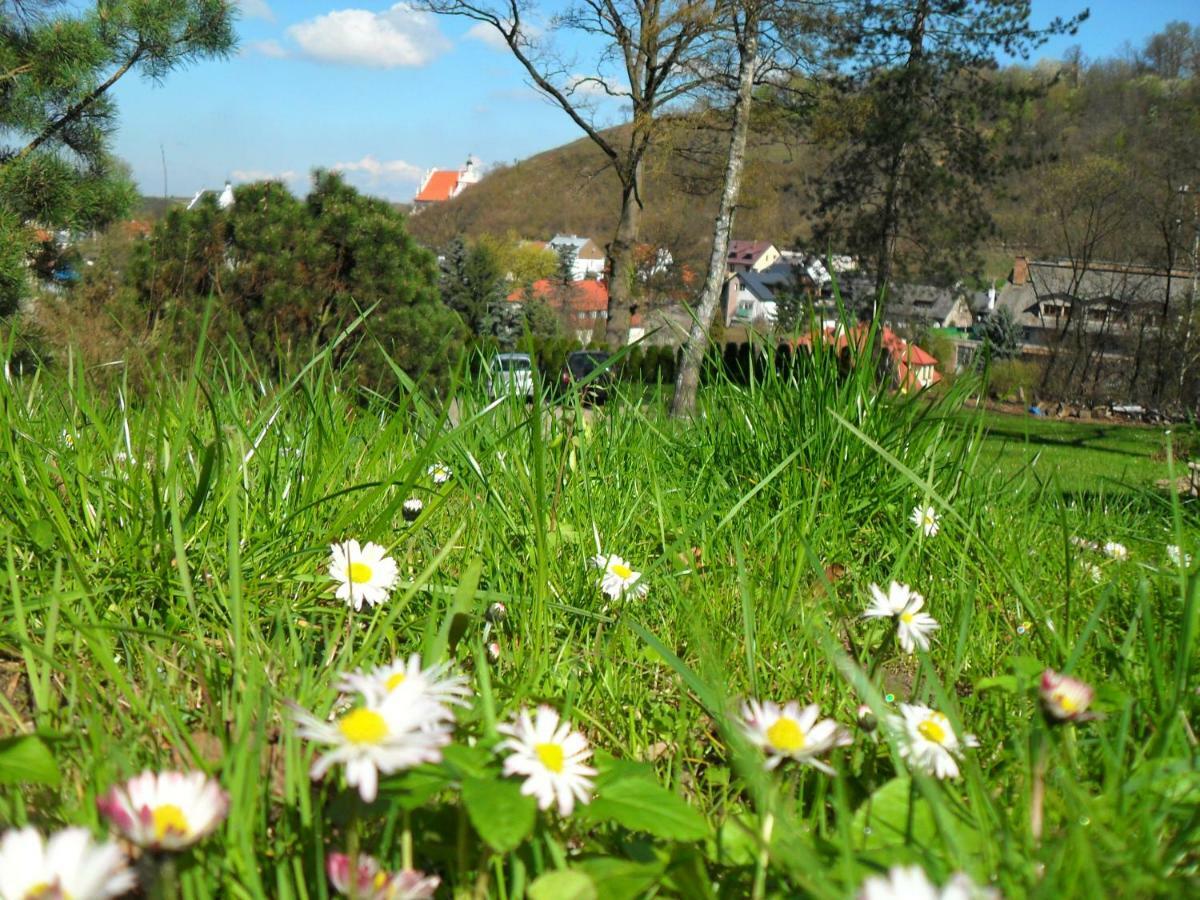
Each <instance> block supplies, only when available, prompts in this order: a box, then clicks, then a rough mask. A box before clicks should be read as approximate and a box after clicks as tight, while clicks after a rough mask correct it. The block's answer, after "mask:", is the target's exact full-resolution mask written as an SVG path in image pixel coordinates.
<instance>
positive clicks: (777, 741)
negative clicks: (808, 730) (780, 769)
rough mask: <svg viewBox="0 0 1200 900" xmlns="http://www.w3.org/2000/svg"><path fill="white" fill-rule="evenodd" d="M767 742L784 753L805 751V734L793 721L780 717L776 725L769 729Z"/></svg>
mask: <svg viewBox="0 0 1200 900" xmlns="http://www.w3.org/2000/svg"><path fill="white" fill-rule="evenodd" d="M767 740H768V741H770V742H771V746H772V747H774V748H775V749H776V750H782V751H783V752H784V753H795V752H796V751H797V750H803V749H804V732H803V731H801V730H800V726H799V725H798V724H797V723H796V722H795V720H793V719H789V718H787V717H786V716H780V717H779V718H778V719H777V720H776V721H775V724H774V725H772V726H771V727H770V728H768V729H767Z"/></svg>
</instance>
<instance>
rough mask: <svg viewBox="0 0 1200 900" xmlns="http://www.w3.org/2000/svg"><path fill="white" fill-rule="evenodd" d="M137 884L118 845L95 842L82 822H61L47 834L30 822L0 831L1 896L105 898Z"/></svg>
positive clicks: (17, 899) (19, 899)
mask: <svg viewBox="0 0 1200 900" xmlns="http://www.w3.org/2000/svg"><path fill="white" fill-rule="evenodd" d="M136 884H137V879H136V878H135V877H134V874H133V872H132V871H130V870H129V868H128V864H127V863H126V861H125V855H124V854H123V853H122V852H121V848H120V847H118V846H117V844H116V843H115V842H113V841H106V842H104V843H102V844H98V843H96V842H95V841H94V840H93V839H92V835H91V832H89V831H88V830H87V829H86V828H64V829H63V830H62V831H59V832H57V833H56V834H54V835H52V836H51V837H50V839H49V840H45V839H43V838H42V835H41V834H40V833H39V832H38V831H37V829H35V828H20V829H17V828H14V829H12V830H11V831H6V832H4V835H3V836H2V837H0V898H3V900H35V898H36V900H108V898H110V897H120V896H123V895H124V894H126V893H128V892H129V891H131V890H133V888H134V887H135V886H136Z"/></svg>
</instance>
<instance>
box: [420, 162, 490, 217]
mask: <svg viewBox="0 0 1200 900" xmlns="http://www.w3.org/2000/svg"><path fill="white" fill-rule="evenodd" d="M479 168H480V167H479V160H478V159H477V158H476V157H474V156H468V157H467V161H466V164H465V165H464V166H463V167H462V168H461V169H430V170H429V171H428V172H426V173H425V179H424V180H423V181H422V182H421V186H420V187H419V188H418V189H417V193H416V196H414V197H413V211H414V212H420V211H421V210H422V209H426V208H428V207H430V206H434V205H435V204H438V203H445V202H446V201H447V200H449V199H450V198H452V197H457V196H458V195H459V194H461V193H462V192H463V191H464V190H466V189H467V188H468V187H470V186H471V185H473V184H477V183H478V182H479V178H480V171H479Z"/></svg>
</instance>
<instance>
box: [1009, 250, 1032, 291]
mask: <svg viewBox="0 0 1200 900" xmlns="http://www.w3.org/2000/svg"><path fill="white" fill-rule="evenodd" d="M1012 283H1013V284H1015V285H1016V286H1017V287H1020V286H1021V285H1023V284H1028V283H1029V259H1028V257H1025V256H1018V257H1017V258H1016V259H1014V260H1013V271H1012Z"/></svg>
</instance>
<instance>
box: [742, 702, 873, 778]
mask: <svg viewBox="0 0 1200 900" xmlns="http://www.w3.org/2000/svg"><path fill="white" fill-rule="evenodd" d="M818 720H819V721H818ZM742 730H743V731H745V733H746V737H747V738H749V739H750V741H751V743H753V744H754V745H755V746H757V747H759V748H761V749H762V751H763V752H764V753H766V755H767V768H768V769H774V768H775V767H776V766H778V765H779V764H780V763H781V762H783V761H784V760H785V759H794V760H795V761H796V762H799V763H804V764H805V765H809V766H812V767H813V768H815V769H820V770H821V771H822V772H825V773H826V774H827V775H834V774H836V773H835V772H834V770H833V769H832V768H831V767H830V766H828V765H827V764H826V763H824V762H822V761H821V760H819V759H817V757H818V756H823V755H825V754H826V753H828V752H829V751H830V750H832V749H833V748H834V747H845V746H846V745H848V744H850V743H851V742H852V740H853V738H852V737H851V736H850V732H849V731H847V730H846V729H844V728H842V727H841V726H840V725H838V723H837V722H835V721H833V719H821V709H820V707H819V706H817V705H816V704H815V703H814V704H811V705H809V706H806V707H804V708H803V709H801V708H800V704H799V702H797V701H795V700H793V701H791V702H790V703H787V704H785V705H783V706H782V707H781V706H780V705H779V704H777V703H773V702H772V701H770V700H767V701H764V702H762V703H760V702H758V701H757V700H750V701H747V702H746V703H745V704H744V705H743V706H742Z"/></svg>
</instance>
